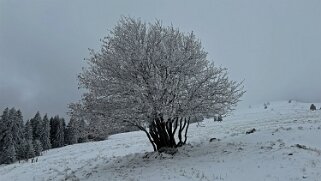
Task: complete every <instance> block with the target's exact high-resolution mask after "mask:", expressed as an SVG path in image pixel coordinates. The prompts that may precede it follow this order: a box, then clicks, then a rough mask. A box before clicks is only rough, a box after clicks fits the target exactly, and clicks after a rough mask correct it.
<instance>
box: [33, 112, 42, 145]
mask: <svg viewBox="0 0 321 181" xmlns="http://www.w3.org/2000/svg"><path fill="white" fill-rule="evenodd" d="M30 123H31V126H32V135H33V139H34V140H40V137H41V136H42V125H41V123H42V119H41V115H40V113H39V112H37V113H36V115H35V117H34V118H32V119H31V120H30Z"/></svg>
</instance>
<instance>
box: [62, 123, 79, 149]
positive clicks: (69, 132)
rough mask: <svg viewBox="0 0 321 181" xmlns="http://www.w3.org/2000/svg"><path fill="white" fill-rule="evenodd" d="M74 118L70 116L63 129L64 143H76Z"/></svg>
mask: <svg viewBox="0 0 321 181" xmlns="http://www.w3.org/2000/svg"><path fill="white" fill-rule="evenodd" d="M75 122H76V121H75V119H73V118H71V119H70V121H69V123H68V125H67V127H66V129H65V143H66V144H68V145H72V144H76V143H78V136H77V128H76V126H75V125H76V124H75Z"/></svg>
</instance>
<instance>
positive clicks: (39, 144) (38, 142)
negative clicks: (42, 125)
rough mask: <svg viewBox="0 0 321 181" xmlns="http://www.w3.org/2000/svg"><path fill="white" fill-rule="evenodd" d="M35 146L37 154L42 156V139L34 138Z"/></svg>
mask: <svg viewBox="0 0 321 181" xmlns="http://www.w3.org/2000/svg"><path fill="white" fill-rule="evenodd" d="M33 147H34V149H35V156H40V155H41V152H42V151H43V148H42V145H41V141H40V140H34V141H33Z"/></svg>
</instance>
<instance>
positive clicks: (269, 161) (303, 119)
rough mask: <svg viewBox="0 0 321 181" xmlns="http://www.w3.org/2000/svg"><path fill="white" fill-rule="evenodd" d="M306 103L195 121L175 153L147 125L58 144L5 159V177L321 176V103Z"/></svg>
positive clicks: (314, 179)
mask: <svg viewBox="0 0 321 181" xmlns="http://www.w3.org/2000/svg"><path fill="white" fill-rule="evenodd" d="M316 105H317V108H320V104H316ZM309 106H310V104H307V103H299V102H292V103H287V102H272V103H271V104H270V105H269V106H268V109H264V108H263V105H260V106H253V108H248V109H243V110H236V111H235V112H234V113H233V114H232V115H230V116H229V117H226V118H224V120H223V122H214V121H213V120H212V119H208V120H205V121H204V122H202V123H199V124H192V125H191V126H190V130H189V135H188V136H189V139H188V141H189V144H188V145H186V146H185V147H183V148H180V149H179V152H178V153H177V154H176V155H174V156H171V155H166V154H158V153H152V152H151V151H152V147H151V146H150V144H149V142H148V140H147V138H146V136H145V135H144V133H143V132H132V133H124V134H118V135H113V136H111V137H110V138H109V139H108V140H106V141H102V142H93V143H84V144H76V145H72V146H67V147H64V148H59V149H53V150H50V151H47V152H46V153H44V154H43V156H40V157H38V162H36V163H30V162H29V163H15V164H11V165H1V166H0V180H1V181H11V180H21V181H22V180H23V181H29V180H130V181H135V180H211V181H213V180H225V181H230V180H231V181H234V180H235V181H242V180H246V181H249V180H262V181H263V180H269V181H270V180H282V181H287V180H309V181H310V180H311V181H318V180H321V110H317V111H310V110H309ZM252 128H255V129H256V131H255V132H254V133H252V134H245V133H246V132H247V131H249V130H251V129H252ZM211 138H217V139H215V140H213V141H211V142H210V141H209V140H210V139H211Z"/></svg>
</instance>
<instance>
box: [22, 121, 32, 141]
mask: <svg viewBox="0 0 321 181" xmlns="http://www.w3.org/2000/svg"><path fill="white" fill-rule="evenodd" d="M24 134H25V139H26V140H28V141H32V140H33V134H32V126H31V123H30V121H29V120H28V121H27V122H26V124H25V129H24Z"/></svg>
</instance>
